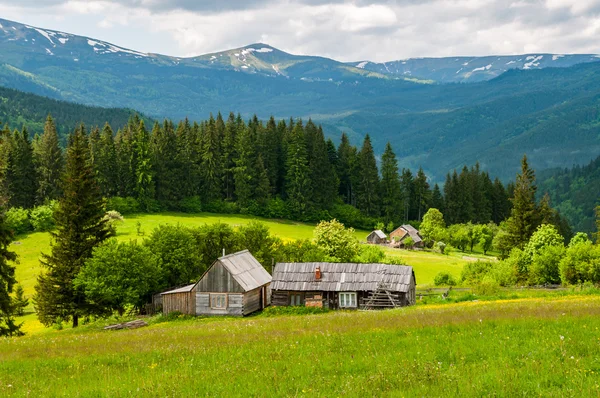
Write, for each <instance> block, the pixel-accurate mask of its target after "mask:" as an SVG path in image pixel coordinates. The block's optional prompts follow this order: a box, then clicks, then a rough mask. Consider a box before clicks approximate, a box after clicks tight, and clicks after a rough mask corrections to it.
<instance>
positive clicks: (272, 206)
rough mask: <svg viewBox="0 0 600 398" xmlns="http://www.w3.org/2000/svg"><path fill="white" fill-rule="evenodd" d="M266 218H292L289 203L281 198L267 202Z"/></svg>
mask: <svg viewBox="0 0 600 398" xmlns="http://www.w3.org/2000/svg"><path fill="white" fill-rule="evenodd" d="M265 216H266V217H269V218H290V212H289V210H288V207H287V203H286V202H285V201H284V200H283V199H281V198H275V199H271V200H269V201H268V202H267V207H266V211H265Z"/></svg>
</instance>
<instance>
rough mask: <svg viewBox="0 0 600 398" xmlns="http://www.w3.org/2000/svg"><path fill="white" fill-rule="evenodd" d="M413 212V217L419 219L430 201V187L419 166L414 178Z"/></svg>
mask: <svg viewBox="0 0 600 398" xmlns="http://www.w3.org/2000/svg"><path fill="white" fill-rule="evenodd" d="M413 184H414V195H415V196H414V199H413V203H414V213H413V217H414V219H416V220H419V221H421V219H422V217H423V215H424V214H425V213H426V212H427V209H429V203H430V202H431V189H430V187H429V183H428V182H427V176H426V175H425V172H424V171H423V169H422V168H419V171H418V172H417V177H416V178H415V180H414V183H413Z"/></svg>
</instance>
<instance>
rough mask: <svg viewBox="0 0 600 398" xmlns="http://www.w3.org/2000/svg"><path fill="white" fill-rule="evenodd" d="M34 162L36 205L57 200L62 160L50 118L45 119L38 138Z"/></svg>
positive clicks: (54, 127) (54, 126)
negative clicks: (36, 189)
mask: <svg viewBox="0 0 600 398" xmlns="http://www.w3.org/2000/svg"><path fill="white" fill-rule="evenodd" d="M35 160H36V162H35V163H36V168H37V175H38V191H37V203H44V202H45V201H46V200H55V199H58V197H59V196H60V193H61V192H60V180H61V176H62V172H63V167H64V158H63V153H62V149H61V148H60V144H59V140H58V133H57V131H56V124H55V123H54V120H53V119H52V117H51V116H48V118H47V119H46V124H45V125H44V134H42V135H41V137H40V141H39V146H38V148H37V150H36V156H35Z"/></svg>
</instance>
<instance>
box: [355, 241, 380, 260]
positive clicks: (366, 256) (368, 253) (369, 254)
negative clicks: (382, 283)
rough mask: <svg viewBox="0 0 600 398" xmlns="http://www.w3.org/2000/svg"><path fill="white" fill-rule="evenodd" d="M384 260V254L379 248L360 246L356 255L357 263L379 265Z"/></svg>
mask: <svg viewBox="0 0 600 398" xmlns="http://www.w3.org/2000/svg"><path fill="white" fill-rule="evenodd" d="M384 260H385V253H384V252H383V250H382V249H381V248H380V247H377V246H373V245H361V247H360V252H359V254H358V261H357V262H359V263H381V262H383V261H384Z"/></svg>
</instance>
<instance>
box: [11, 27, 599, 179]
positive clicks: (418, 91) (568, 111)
mask: <svg viewBox="0 0 600 398" xmlns="http://www.w3.org/2000/svg"><path fill="white" fill-rule="evenodd" d="M2 23H3V24H5V28H6V29H5V30H0V63H2V65H1V66H0V84H3V85H6V86H9V87H13V88H17V89H22V90H26V91H30V92H34V93H38V94H42V95H47V96H51V97H53V98H58V99H67V100H70V101H76V102H79V103H85V104H90V105H99V106H108V107H126V108H131V109H136V110H138V111H140V112H143V113H144V114H146V115H149V116H152V117H155V118H157V119H163V118H164V117H167V118H174V119H176V120H179V119H183V118H185V117H189V118H190V119H191V120H200V119H205V118H207V117H208V115H209V114H210V112H217V111H219V110H220V111H222V112H229V111H235V112H240V113H241V115H242V117H243V118H245V119H248V118H250V117H252V115H254V114H257V115H258V117H260V118H262V119H267V118H269V117H270V116H272V115H273V116H275V117H276V118H278V119H280V118H288V117H290V116H291V115H294V116H297V117H302V118H303V119H304V120H307V119H308V118H309V117H312V119H313V120H314V121H315V122H318V123H321V124H322V125H323V129H324V134H325V136H326V137H327V138H332V139H333V140H334V142H336V143H339V141H340V137H341V134H342V132H346V133H347V135H348V137H349V139H350V141H351V143H352V144H353V145H360V143H361V142H362V140H363V138H364V136H365V135H366V134H370V137H371V139H372V143H373V148H374V151H375V153H376V154H377V155H379V154H381V153H383V151H384V148H385V145H386V143H387V142H388V141H389V142H391V143H392V144H394V148H395V149H396V151H397V153H398V156H399V164H400V166H401V167H409V168H412V169H417V168H418V167H420V166H422V167H423V170H424V171H425V173H426V175H427V176H428V177H429V178H430V180H431V181H433V182H442V181H443V179H444V176H445V174H446V173H447V172H448V171H449V170H452V169H454V168H461V167H462V166H463V165H464V164H474V163H475V162H476V161H479V162H480V166H481V168H482V170H486V171H489V172H490V174H492V175H497V176H499V177H500V178H501V179H502V180H503V181H507V180H508V179H510V178H513V177H514V175H515V173H516V172H517V171H518V164H519V159H520V158H521V156H522V155H523V154H524V153H527V154H528V155H529V157H530V161H531V164H532V165H533V167H535V168H536V169H545V168H551V167H570V166H571V165H573V164H584V163H587V162H589V161H590V160H592V159H594V158H595V157H597V156H598V154H599V153H600V127H599V125H598V120H599V114H600V100H599V99H600V63H598V62H592V63H587V64H580V65H576V66H573V67H568V68H545V69H535V70H534V69H527V70H510V71H508V72H506V73H504V74H502V75H501V76H499V77H497V78H495V79H492V80H490V81H486V82H480V83H470V84H423V82H413V81H407V80H405V79H399V78H396V77H394V76H393V75H381V74H373V73H371V72H368V71H365V70H363V69H361V68H357V67H351V66H349V65H344V64H341V63H339V62H336V61H334V60H328V59H325V58H318V57H304V56H295V55H292V54H287V53H284V52H282V51H279V50H277V49H274V48H272V47H269V46H267V45H263V44H256V45H251V46H248V47H244V48H240V49H237V50H231V51H226V52H222V53H215V54H211V55H207V56H203V57H196V58H191V59H177V58H172V57H164V56H158V55H155V54H145V53H140V52H136V51H134V50H128V49H124V48H121V47H118V46H115V45H112V44H110V43H106V42H102V41H99V40H93V39H88V38H84V37H80V36H75V35H69V34H66V33H61V32H53V31H47V30H41V29H38V28H33V27H28V26H25V25H21V24H17V23H14V22H10V21H3V22H2ZM13 27H14V28H15V29H12V28H13ZM40 32H42V33H44V34H45V35H47V36H48V38H46V37H45V36H44V34H42V33H40ZM33 39H35V45H34V44H33V43H32V40H33ZM25 40H28V41H25ZM47 50H48V51H47ZM563 61H564V59H563V58H560V59H558V60H556V61H552V60H550V61H549V62H550V64H552V63H553V62H554V63H557V65H558V63H561V62H563ZM267 71H269V73H268V74H267ZM278 71H279V72H278ZM430 83H431V82H430Z"/></svg>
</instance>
